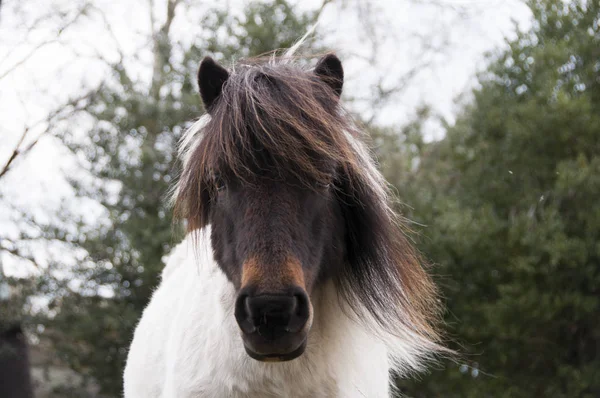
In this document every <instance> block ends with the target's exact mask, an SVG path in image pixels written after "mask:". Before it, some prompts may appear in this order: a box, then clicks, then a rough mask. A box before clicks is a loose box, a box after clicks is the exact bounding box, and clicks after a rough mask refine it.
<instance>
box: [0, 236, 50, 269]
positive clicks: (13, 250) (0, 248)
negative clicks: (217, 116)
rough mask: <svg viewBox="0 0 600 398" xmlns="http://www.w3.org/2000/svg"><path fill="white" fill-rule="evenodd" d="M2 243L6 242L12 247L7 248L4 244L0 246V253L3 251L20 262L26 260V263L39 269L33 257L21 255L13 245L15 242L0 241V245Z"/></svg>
mask: <svg viewBox="0 0 600 398" xmlns="http://www.w3.org/2000/svg"><path fill="white" fill-rule="evenodd" d="M4 242H8V243H10V245H11V246H12V247H7V246H5V245H4V244H0V251H4V252H6V253H8V254H10V255H12V256H14V257H17V258H20V259H22V260H26V261H28V262H30V263H31V264H33V265H34V266H35V267H36V268H38V269H39V268H40V264H39V263H38V262H37V260H36V259H35V257H33V256H32V255H31V254H26V253H23V252H22V251H21V250H20V249H19V248H18V247H17V246H16V244H15V242H12V241H10V240H8V239H3V240H2V241H0V243H4Z"/></svg>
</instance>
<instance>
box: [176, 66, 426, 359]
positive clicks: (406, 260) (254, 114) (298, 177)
mask: <svg viewBox="0 0 600 398" xmlns="http://www.w3.org/2000/svg"><path fill="white" fill-rule="evenodd" d="M198 82H199V86H200V94H201V97H202V100H203V102H204V105H205V108H206V109H207V111H208V114H209V116H208V117H207V119H205V120H204V121H203V123H202V126H201V127H196V128H193V129H192V131H191V132H190V133H189V135H188V137H187V138H186V143H185V144H184V147H185V148H184V151H185V154H184V157H185V160H184V170H183V173H182V176H181V179H180V181H179V184H178V186H177V197H176V212H177V213H178V214H179V215H180V216H182V217H184V218H186V219H187V221H188V228H189V229H190V231H194V230H198V229H202V228H204V227H205V226H207V225H209V224H210V225H211V241H212V248H213V251H214V256H215V259H216V261H217V263H218V265H219V266H220V268H221V269H222V270H223V272H224V273H225V275H226V276H227V277H228V279H229V280H230V281H231V283H232V284H233V285H234V286H235V288H236V289H237V298H236V302H235V318H236V320H237V323H238V325H239V328H240V330H241V334H242V339H243V342H244V346H245V348H246V351H247V353H248V354H249V355H250V356H251V357H252V358H255V359H258V360H263V361H281V360H290V359H294V358H296V357H298V356H299V355H301V354H302V353H303V352H304V349H305V347H306V343H307V338H308V332H309V330H310V327H311V323H312V319H313V307H312V303H311V296H312V293H313V291H314V290H315V288H317V287H318V286H319V285H320V284H322V283H324V282H325V281H329V280H331V281H333V282H334V284H335V286H337V288H338V291H339V292H340V295H341V297H342V298H343V299H345V300H346V301H347V302H348V303H349V304H350V306H351V308H353V309H354V310H355V313H356V315H357V317H358V318H363V319H364V320H367V319H368V320H374V321H375V324H377V325H380V326H381V327H383V329H385V330H386V331H387V332H389V333H402V334H403V335H405V336H412V338H414V339H416V340H418V341H419V344H421V345H426V344H430V345H431V346H432V347H433V346H434V345H435V343H434V341H435V338H436V335H435V332H434V331H433V329H432V328H431V327H430V324H431V319H432V316H433V315H434V314H435V310H434V309H435V308H437V302H436V300H435V296H434V289H433V285H432V284H431V282H430V279H429V278H428V276H427V274H426V273H425V272H424V271H423V269H422V268H421V266H420V264H419V261H418V258H417V255H416V253H415V251H414V250H413V249H412V247H411V245H410V244H409V242H408V241H407V239H406V237H405V236H404V234H403V233H402V231H401V229H400V224H399V223H398V219H397V217H396V216H395V215H394V213H393V211H392V210H391V208H390V205H389V203H388V195H387V189H386V185H385V182H384V180H383V179H382V177H381V175H380V174H379V172H378V171H377V170H376V168H375V166H374V165H373V162H372V161H371V159H370V157H369V154H368V152H367V151H366V150H365V147H364V146H363V144H362V143H361V142H360V140H359V133H358V130H357V129H356V128H355V127H354V125H353V124H352V122H351V119H350V118H349V117H348V116H347V115H345V114H344V112H343V111H342V109H341V107H340V104H339V97H340V94H341V91H342V85H343V70H342V65H341V62H340V61H339V59H338V58H337V57H336V56H335V55H332V54H330V55H327V56H325V57H323V58H322V59H321V60H320V61H319V62H318V63H317V65H316V67H315V68H314V69H312V70H306V69H302V68H300V67H297V66H292V65H290V64H289V63H288V62H287V61H277V60H273V59H272V60H271V61H270V62H266V63H259V62H255V63H246V64H239V65H237V66H236V67H235V68H234V69H233V70H231V71H227V70H226V69H225V68H223V67H221V66H219V65H218V64H217V63H216V62H215V61H213V60H212V59H211V58H205V59H204V60H203V61H202V63H201V64H200V70H199V73H198ZM367 323H368V322H367ZM371 324H373V323H371Z"/></svg>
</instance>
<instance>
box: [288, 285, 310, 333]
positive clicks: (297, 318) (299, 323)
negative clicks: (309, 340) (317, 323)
mask: <svg viewBox="0 0 600 398" xmlns="http://www.w3.org/2000/svg"><path fill="white" fill-rule="evenodd" d="M294 303H295V305H294V311H293V312H292V316H291V317H290V320H289V323H288V326H287V328H286V330H287V331H288V332H292V333H295V332H299V331H300V330H302V328H303V327H304V325H306V322H307V321H308V318H309V317H310V304H309V300H308V296H307V295H306V293H304V292H299V293H297V294H295V295H294Z"/></svg>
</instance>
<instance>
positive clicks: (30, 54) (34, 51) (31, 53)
mask: <svg viewBox="0 0 600 398" xmlns="http://www.w3.org/2000/svg"><path fill="white" fill-rule="evenodd" d="M86 11H87V4H86V5H84V6H83V7H82V8H80V9H79V11H78V12H77V13H76V14H75V16H74V17H73V18H71V19H70V20H69V21H67V22H66V23H65V24H64V25H62V26H60V27H59V28H58V29H57V31H56V35H55V37H54V38H52V39H48V40H44V41H42V42H41V43H38V44H37V45H36V46H35V47H34V48H33V49H31V51H29V52H28V53H27V54H26V55H25V56H23V58H21V59H20V60H18V61H16V62H15V63H14V64H13V65H11V66H9V67H8V68H7V69H5V70H4V71H3V72H1V73H0V80H2V79H4V78H5V77H6V76H8V75H9V74H10V73H12V72H14V71H15V70H16V69H17V68H19V67H20V66H21V65H23V64H24V63H25V62H27V61H28V60H29V59H31V57H33V56H34V55H35V54H37V53H38V51H39V50H40V49H42V48H44V47H46V46H48V45H49V44H53V43H56V42H58V41H59V39H60V37H61V35H62V34H63V33H64V32H65V31H66V30H67V29H68V28H69V27H71V26H73V25H74V24H75V23H76V22H77V21H78V20H79V18H80V17H81V16H82V15H84V14H85V13H86ZM32 29H33V28H32ZM7 58H8V57H4V59H7Z"/></svg>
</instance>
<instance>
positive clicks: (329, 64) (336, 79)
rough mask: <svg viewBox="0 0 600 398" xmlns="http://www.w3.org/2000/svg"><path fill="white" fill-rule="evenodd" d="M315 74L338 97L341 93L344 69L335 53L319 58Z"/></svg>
mask: <svg viewBox="0 0 600 398" xmlns="http://www.w3.org/2000/svg"><path fill="white" fill-rule="evenodd" d="M315 74H316V75H317V76H318V77H319V78H320V79H321V80H323V81H324V82H325V83H327V85H328V86H329V87H331V89H332V90H333V91H334V92H335V94H336V95H337V96H338V97H339V96H340V95H342V86H343V85H344V69H343V68H342V62H341V61H340V59H339V58H338V57H336V56H335V54H327V55H325V56H324V57H323V58H321V59H320V60H319V62H317V66H316V67H315Z"/></svg>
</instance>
